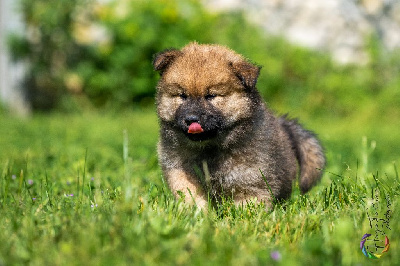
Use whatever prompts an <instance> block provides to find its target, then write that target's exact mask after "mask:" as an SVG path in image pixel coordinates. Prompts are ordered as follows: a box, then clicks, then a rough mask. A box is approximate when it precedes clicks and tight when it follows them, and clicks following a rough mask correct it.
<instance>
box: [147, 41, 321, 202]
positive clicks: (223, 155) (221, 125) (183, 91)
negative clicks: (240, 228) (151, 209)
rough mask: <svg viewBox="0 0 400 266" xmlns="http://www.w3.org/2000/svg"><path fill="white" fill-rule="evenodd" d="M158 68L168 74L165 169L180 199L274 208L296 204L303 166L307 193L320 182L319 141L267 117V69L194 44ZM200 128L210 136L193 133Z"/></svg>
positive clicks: (164, 83)
mask: <svg viewBox="0 0 400 266" xmlns="http://www.w3.org/2000/svg"><path fill="white" fill-rule="evenodd" d="M153 65H154V68H155V69H156V70H157V71H159V72H160V74H161V78H160V81H159V83H158V85H157V113H158V116H159V119H160V125H161V128H160V143H159V150H158V154H159V161H160V165H161V167H162V170H163V173H164V177H165V178H166V180H167V183H168V185H169V187H170V188H171V190H172V192H173V193H174V195H175V196H176V197H178V196H179V194H180V193H179V192H178V191H181V194H182V193H183V195H184V196H185V201H186V202H188V203H189V204H192V203H195V204H197V205H198V206H200V207H201V208H204V207H205V206H206V204H207V202H208V197H210V199H211V201H212V202H213V203H218V202H219V201H220V200H221V199H222V198H223V197H231V198H232V199H233V200H234V201H235V203H236V204H238V205H239V204H243V203H246V202H247V201H249V200H256V201H259V202H264V203H266V205H267V206H270V205H271V203H272V199H274V198H276V199H281V198H287V197H289V195H290V193H291V190H292V182H293V180H294V179H295V178H296V172H297V164H298V163H299V164H300V169H301V178H300V187H301V189H302V191H303V192H306V191H307V190H309V189H310V187H311V186H312V185H314V184H315V183H316V182H317V181H318V180H319V179H320V177H321V174H322V171H321V169H323V168H324V165H325V157H324V155H323V151H322V148H321V146H320V144H319V142H318V140H317V139H316V138H315V136H314V135H313V134H312V133H310V132H309V131H306V130H304V129H303V128H302V127H301V126H300V125H299V124H297V122H296V121H294V120H288V119H286V118H285V117H281V118H276V117H275V116H274V115H273V114H272V113H271V112H270V111H269V110H268V109H267V107H266V106H265V104H264V103H263V101H262V99H261V97H260V95H259V93H258V91H257V89H256V88H255V84H256V82H257V78H258V75H259V70H260V68H259V67H257V66H255V65H253V64H251V63H249V62H248V61H247V60H246V59H245V58H244V57H243V56H241V55H238V54H236V53H235V52H233V51H232V50H230V49H229V48H226V47H224V46H220V45H199V44H197V43H191V44H189V45H187V46H185V47H184V48H183V49H182V50H167V51H164V52H162V53H160V54H158V55H156V57H155V59H154V61H153ZM194 122H196V123H197V124H198V126H199V125H200V126H201V127H202V129H203V132H201V133H198V134H197V133H196V134H193V133H190V132H189V130H188V128H189V126H190V125H191V124H192V123H194ZM317 168H318V169H317ZM205 169H206V170H205ZM263 176H264V177H263ZM265 179H266V180H265ZM271 192H272V194H271Z"/></svg>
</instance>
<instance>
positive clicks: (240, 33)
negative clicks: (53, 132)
mask: <svg viewBox="0 0 400 266" xmlns="http://www.w3.org/2000/svg"><path fill="white" fill-rule="evenodd" d="M20 6H21V10H22V13H23V15H24V19H25V24H26V35H25V36H15V35H13V36H11V38H10V47H11V50H12V53H13V55H14V58H15V59H16V60H26V61H28V62H29V65H30V69H29V71H28V73H27V77H26V79H25V82H24V83H25V88H26V92H27V96H28V98H29V100H30V101H31V103H32V105H33V107H34V108H35V109H50V108H54V107H60V105H62V106H64V108H68V109H73V108H75V107H78V108H81V106H82V105H83V106H85V105H87V104H88V103H90V105H94V106H96V107H105V106H106V107H107V106H108V107H119V108H121V107H129V106H132V104H133V103H135V104H137V103H143V104H148V103H152V102H153V96H154V92H155V89H154V88H155V84H156V81H157V78H158V77H157V74H156V73H155V72H154V71H153V69H152V66H151V60H152V57H153V55H154V54H155V53H157V52H159V51H161V50H163V49H166V48H171V47H177V48H180V47H182V46H184V45H185V44H187V43H188V42H190V41H194V40H196V41H198V42H200V43H220V44H224V45H227V46H229V47H231V48H232V49H233V50H235V51H237V52H239V53H242V54H244V55H245V56H247V57H248V58H251V59H253V60H256V63H259V64H261V65H263V66H264V67H263V69H262V72H261V75H260V78H259V82H258V88H259V89H260V91H261V93H262V95H263V96H264V97H266V98H267V101H268V102H271V105H272V107H273V108H275V109H278V111H280V110H285V111H291V110H295V111H296V112H300V111H302V110H304V112H305V113H307V114H309V115H321V114H326V115H329V116H337V117H346V116H348V115H350V114H355V115H359V114H360V113H364V114H365V116H366V118H365V119H368V116H369V115H371V114H374V115H378V116H379V115H382V114H383V113H386V112H388V113H390V114H392V115H391V116H392V117H396V116H397V115H399V114H400V109H399V108H397V107H396V106H399V105H400V97H399V96H400V95H399V93H400V92H399V91H400V90H398V87H399V86H400V78H399V76H398V75H397V73H398V70H399V69H400V65H399V63H398V62H399V61H398V58H399V56H398V55H397V56H396V54H391V55H387V56H384V55H383V53H381V52H380V49H381V48H380V45H379V40H377V39H376V38H371V41H370V47H369V48H368V49H369V52H370V54H371V58H372V60H371V62H370V63H369V64H368V65H366V66H351V65H350V66H337V65H335V64H334V63H333V62H332V61H331V60H330V59H329V56H328V55H323V54H320V53H318V52H312V51H309V50H307V49H303V48H299V47H296V46H294V45H290V44H288V43H287V42H286V41H284V40H283V39H280V38H278V37H271V36H269V37H268V36H266V35H265V33H264V32H262V29H260V28H258V27H256V26H254V25H252V24H250V23H249V22H247V21H246V19H245V18H244V16H243V14H241V13H234V12H228V13H211V12H209V11H207V10H206V9H205V7H204V6H203V5H202V4H201V2H200V1H199V0H151V1H146V0H119V1H116V0H112V1H107V2H105V3H104V2H103V1H102V2H99V1H95V0H84V1H82V0H60V1H47V0H36V1H30V0H20ZM396 58H397V59H396ZM71 96H72V97H71ZM270 98H272V99H273V100H270ZM65 99H67V100H65ZM60 100H62V101H60ZM378 100H382V101H384V102H385V103H388V104H377V102H378ZM71 103H73V104H71ZM65 106H67V107H65ZM68 106H69V107H68Z"/></svg>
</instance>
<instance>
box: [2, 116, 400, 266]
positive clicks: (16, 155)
mask: <svg viewBox="0 0 400 266" xmlns="http://www.w3.org/2000/svg"><path fill="white" fill-rule="evenodd" d="M282 111H284V110H282ZM286 111H287V110H286ZM289 111H293V110H289ZM295 111H296V110H295ZM295 113H299V117H304V119H302V120H301V122H303V123H304V124H305V125H307V127H309V128H310V129H314V130H315V131H316V132H317V133H318V134H319V137H320V138H321V140H322V142H323V143H324V146H325V149H326V152H327V157H328V166H327V171H326V172H325V174H324V177H323V180H322V182H321V183H320V184H319V185H318V186H317V187H315V188H314V189H313V190H312V191H311V192H310V193H308V194H307V195H305V196H302V195H300V193H299V189H298V187H297V185H296V186H295V188H294V193H293V195H292V197H291V198H290V199H289V200H287V201H285V202H283V203H282V204H280V205H276V206H275V208H274V209H273V210H271V211H270V212H265V211H263V209H262V206H254V205H249V206H247V207H245V208H235V207H234V206H232V205H231V204H230V203H229V202H227V203H225V204H223V205H222V206H220V208H219V209H218V210H211V209H210V210H209V212H208V214H204V213H202V212H200V211H199V210H197V209H196V208H191V207H186V206H185V205H184V204H183V203H182V202H181V201H179V200H175V199H174V198H173V196H172V194H171V193H170V192H169V190H168V188H167V187H166V185H165V183H164V182H163V180H162V175H161V171H160V169H159V167H158V164H157V156H156V142H157V138H158V125H157V119H156V116H155V113H154V111H153V110H147V109H145V110H136V111H129V112H128V111H127V112H124V113H119V114H106V113H84V114H68V115H65V114H51V115H40V114H36V115H34V116H33V117H32V118H30V119H17V118H15V117H12V116H10V115H8V114H6V113H4V112H3V113H2V114H0V115H1V117H0V125H1V127H0V174H1V176H0V243H1V244H0V265H24V264H29V265H132V264H134V265H138V264H139V265H140V264H149V265H153V264H161V263H162V264H190V265H192V264H194V265H226V264H232V265H304V264H308V265H338V264H343V265H357V264H358V265H372V264H375V263H376V262H377V261H375V260H371V259H367V258H366V257H364V255H363V254H362V253H361V251H360V249H359V243H360V240H361V237H362V236H363V235H364V234H365V233H366V232H369V231H370V228H369V222H368V218H367V216H366V215H367V206H369V208H370V209H371V200H368V199H370V198H371V191H372V190H373V189H374V188H378V189H379V191H380V193H382V195H381V199H383V195H387V196H388V197H389V198H390V200H391V206H390V209H391V210H392V213H391V214H392V217H391V218H390V228H391V230H389V229H386V231H385V233H386V234H387V235H388V237H389V239H390V243H391V248H390V250H389V252H388V253H387V254H386V255H385V256H384V257H382V258H381V259H380V260H379V261H378V262H379V263H380V264H382V265H399V262H398V258H399V257H400V247H399V246H400V245H399V243H400V242H399V241H400V238H399V231H400V224H399V223H398V221H399V219H400V212H398V211H397V209H398V205H399V203H400V201H399V200H398V196H399V191H400V178H399V172H398V170H396V167H397V168H399V163H400V157H399V152H398V150H397V149H398V147H400V136H399V135H398V125H395V124H394V123H387V121H385V119H384V118H382V119H379V118H374V120H373V122H372V121H369V122H366V121H363V120H361V121H360V120H359V119H357V117H356V116H353V117H348V118H341V119H336V120H335V119H331V120H329V121H327V120H325V119H324V117H322V116H321V117H317V118H315V117H307V116H306V115H305V114H304V115H303V114H302V113H301V111H299V110H297V112H295ZM364 136H365V137H364ZM374 143H376V145H375V144H374ZM374 177H375V178H374ZM386 205H387V204H386V202H385V201H384V200H381V201H380V202H379V204H377V209H378V212H379V215H382V214H384V213H385V212H386V210H387V207H386ZM274 251H278V252H279V254H280V255H281V259H280V260H279V261H277V260H274V259H273V258H272V257H271V252H274Z"/></svg>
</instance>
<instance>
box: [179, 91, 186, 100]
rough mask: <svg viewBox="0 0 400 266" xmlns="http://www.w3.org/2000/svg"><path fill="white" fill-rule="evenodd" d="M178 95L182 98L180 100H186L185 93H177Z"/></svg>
mask: <svg viewBox="0 0 400 266" xmlns="http://www.w3.org/2000/svg"><path fill="white" fill-rule="evenodd" d="M179 97H180V98H181V99H182V100H186V99H187V95H186V93H184V92H183V93H181V94H179Z"/></svg>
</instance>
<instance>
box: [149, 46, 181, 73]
mask: <svg viewBox="0 0 400 266" xmlns="http://www.w3.org/2000/svg"><path fill="white" fill-rule="evenodd" d="M181 54H182V52H181V51H179V50H176V49H168V50H165V51H163V52H160V53H158V54H156V55H155V56H154V58H153V67H154V70H156V71H159V72H160V75H162V74H163V72H164V71H165V70H166V69H167V68H168V67H169V66H170V65H171V63H172V62H174V60H175V59H176V58H177V57H178V56H180V55H181Z"/></svg>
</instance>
